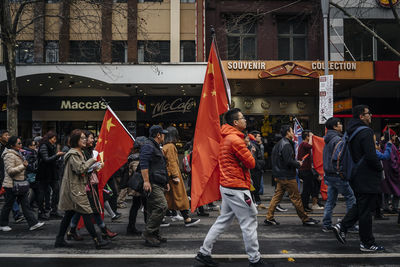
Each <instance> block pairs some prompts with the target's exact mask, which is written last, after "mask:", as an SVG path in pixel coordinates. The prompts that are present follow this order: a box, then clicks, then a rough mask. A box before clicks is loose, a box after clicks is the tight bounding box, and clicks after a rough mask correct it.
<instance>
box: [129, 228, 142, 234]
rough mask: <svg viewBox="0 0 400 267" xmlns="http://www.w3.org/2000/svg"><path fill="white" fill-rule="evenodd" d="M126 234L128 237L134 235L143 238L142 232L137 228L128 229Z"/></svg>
mask: <svg viewBox="0 0 400 267" xmlns="http://www.w3.org/2000/svg"><path fill="white" fill-rule="evenodd" d="M126 234H127V235H134V236H141V235H142V231H139V230H138V229H136V228H127V229H126Z"/></svg>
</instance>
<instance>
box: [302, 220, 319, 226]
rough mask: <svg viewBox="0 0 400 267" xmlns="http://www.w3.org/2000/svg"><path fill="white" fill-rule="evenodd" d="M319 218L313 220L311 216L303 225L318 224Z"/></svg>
mask: <svg viewBox="0 0 400 267" xmlns="http://www.w3.org/2000/svg"><path fill="white" fill-rule="evenodd" d="M319 222H320V221H319V220H314V219H313V218H309V219H308V221H305V222H303V225H305V226H310V225H316V224H319Z"/></svg>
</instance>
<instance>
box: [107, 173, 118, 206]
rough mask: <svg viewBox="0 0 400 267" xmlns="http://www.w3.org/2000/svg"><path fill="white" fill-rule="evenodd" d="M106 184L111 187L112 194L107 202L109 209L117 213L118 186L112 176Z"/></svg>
mask: <svg viewBox="0 0 400 267" xmlns="http://www.w3.org/2000/svg"><path fill="white" fill-rule="evenodd" d="M107 184H108V186H109V187H110V188H111V191H112V192H113V194H112V196H110V198H109V199H108V202H109V203H110V207H111V209H112V210H113V211H114V213H117V208H118V207H117V204H118V193H119V191H118V188H117V184H116V181H115V179H114V178H113V177H111V178H110V179H109V180H108V182H107Z"/></svg>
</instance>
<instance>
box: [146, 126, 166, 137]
mask: <svg viewBox="0 0 400 267" xmlns="http://www.w3.org/2000/svg"><path fill="white" fill-rule="evenodd" d="M158 133H162V134H167V133H168V131H167V130H164V129H163V128H162V127H161V126H160V125H153V126H151V127H150V130H149V136H156V135H157V134H158Z"/></svg>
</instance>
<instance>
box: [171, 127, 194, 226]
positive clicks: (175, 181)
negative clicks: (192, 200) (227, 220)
mask: <svg viewBox="0 0 400 267" xmlns="http://www.w3.org/2000/svg"><path fill="white" fill-rule="evenodd" d="M167 131H168V133H167V134H166V136H165V140H164V146H163V152H164V156H165V158H166V161H167V170H168V176H169V181H168V183H169V186H170V190H169V191H167V192H166V193H165V198H166V199H167V203H168V209H169V210H172V211H178V210H179V211H180V212H181V214H182V217H183V221H184V223H185V226H193V225H195V224H197V223H199V222H200V219H192V218H190V217H189V199H188V197H187V194H186V189H185V184H184V182H183V179H182V174H181V171H180V169H179V159H178V150H177V149H176V146H175V143H176V142H177V141H178V139H179V134H178V130H177V129H176V128H175V127H172V126H171V127H168V128H167ZM179 217H180V216H175V218H179ZM182 217H181V218H182Z"/></svg>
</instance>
